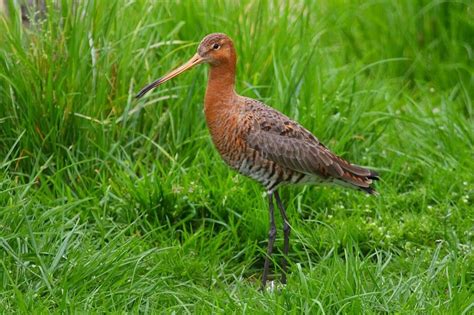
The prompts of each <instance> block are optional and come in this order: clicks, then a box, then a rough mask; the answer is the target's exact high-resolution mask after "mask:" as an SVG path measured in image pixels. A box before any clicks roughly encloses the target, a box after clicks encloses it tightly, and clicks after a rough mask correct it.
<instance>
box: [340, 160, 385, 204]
mask: <svg viewBox="0 0 474 315" xmlns="http://www.w3.org/2000/svg"><path fill="white" fill-rule="evenodd" d="M337 160H338V161H337V162H338V164H339V166H340V167H341V168H342V170H343V175H342V176H340V177H339V178H338V179H337V182H338V183H340V184H343V185H346V186H350V187H353V188H356V189H359V190H362V191H365V192H366V193H368V194H370V195H378V193H377V191H376V190H375V189H374V188H373V187H372V184H373V181H374V180H379V179H380V177H379V174H378V173H377V172H376V171H373V170H370V169H367V168H364V167H362V166H358V165H353V164H350V163H349V162H347V161H345V160H343V159H341V158H339V157H337Z"/></svg>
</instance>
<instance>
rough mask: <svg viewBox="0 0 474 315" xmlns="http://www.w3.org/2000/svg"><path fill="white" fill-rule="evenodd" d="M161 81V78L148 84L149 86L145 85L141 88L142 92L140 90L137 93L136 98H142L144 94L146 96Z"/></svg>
mask: <svg viewBox="0 0 474 315" xmlns="http://www.w3.org/2000/svg"><path fill="white" fill-rule="evenodd" d="M160 83H161V78H160V79H158V80H156V81H154V82H152V83H150V84H148V85H147V86H145V87H144V88H143V89H141V90H140V92H138V94H137V95H135V98H136V99H139V98H142V97H143V96H145V94H146V93H148V92H150V91H151V90H153V89H154V88H155V87H156V86H157V85H158V84H160Z"/></svg>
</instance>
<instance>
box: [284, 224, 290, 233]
mask: <svg viewBox="0 0 474 315" xmlns="http://www.w3.org/2000/svg"><path fill="white" fill-rule="evenodd" d="M290 232H291V226H290V225H289V224H288V223H285V224H283V233H285V234H286V235H290Z"/></svg>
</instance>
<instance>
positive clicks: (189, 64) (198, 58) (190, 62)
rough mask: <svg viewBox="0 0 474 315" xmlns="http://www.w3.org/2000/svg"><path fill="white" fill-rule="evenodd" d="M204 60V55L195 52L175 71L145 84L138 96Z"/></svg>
mask: <svg viewBox="0 0 474 315" xmlns="http://www.w3.org/2000/svg"><path fill="white" fill-rule="evenodd" d="M203 61H204V58H203V57H201V56H199V54H195V55H194V56H193V57H192V58H191V59H189V60H188V62H186V63H185V64H183V65H182V66H180V67H178V68H176V69H174V70H173V71H171V72H170V73H168V74H167V75H165V76H164V77H161V78H159V79H158V80H156V81H154V82H152V83H150V84H148V85H147V86H145V87H144V88H143V89H141V91H140V92H138V94H137V96H136V98H141V97H142V96H143V95H145V94H146V93H148V92H149V91H150V90H153V89H154V88H156V87H157V86H159V85H160V84H162V83H165V82H166V81H168V80H170V79H172V78H174V77H176V76H178V75H180V74H181V73H183V72H184V71H186V70H189V69H191V68H192V67H194V66H195V65H198V64H200V63H202V62H203Z"/></svg>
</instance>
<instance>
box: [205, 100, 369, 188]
mask: <svg viewBox="0 0 474 315" xmlns="http://www.w3.org/2000/svg"><path fill="white" fill-rule="evenodd" d="M216 116H218V117H216V118H214V120H215V121H217V122H218V123H219V127H218V128H216V126H215V122H209V121H208V124H209V127H210V129H211V136H212V138H213V141H214V143H215V145H216V147H217V149H218V151H219V152H220V153H221V155H222V157H223V158H224V160H225V161H226V162H227V163H228V164H229V165H230V166H231V167H233V168H234V169H236V170H238V171H239V172H240V173H242V174H244V175H247V176H249V177H251V178H253V179H255V180H257V181H258V182H260V183H261V184H262V185H263V186H265V188H266V189H267V190H269V191H271V190H274V189H276V188H277V187H278V186H279V185H281V184H297V183H336V184H342V185H346V186H350V187H353V188H358V189H361V190H364V191H366V192H367V193H374V192H375V191H374V190H373V188H372V187H370V184H371V183H372V180H374V179H378V175H377V174H376V173H375V172H374V171H371V170H368V169H365V168H363V167H360V166H356V165H352V164H350V163H349V162H347V161H345V160H343V159H342V158H340V157H338V156H336V155H335V154H333V153H332V152H331V151H329V149H327V148H326V146H324V145H323V144H322V143H321V142H320V141H319V140H318V139H317V138H316V137H315V136H314V135H313V134H312V133H311V132H309V131H308V130H306V129H305V128H304V127H302V126H301V125H299V124H298V123H296V122H294V121H293V120H291V119H290V118H288V117H287V116H285V115H283V114H282V113H280V112H278V111H277V110H275V109H273V108H271V107H269V106H267V105H265V104H263V103H262V102H259V101H256V100H254V99H250V98H246V97H242V96H236V99H235V100H234V103H233V106H232V110H230V109H226V110H222V111H221V112H220V115H219V113H218V114H217V115H216ZM216 129H218V130H216Z"/></svg>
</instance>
